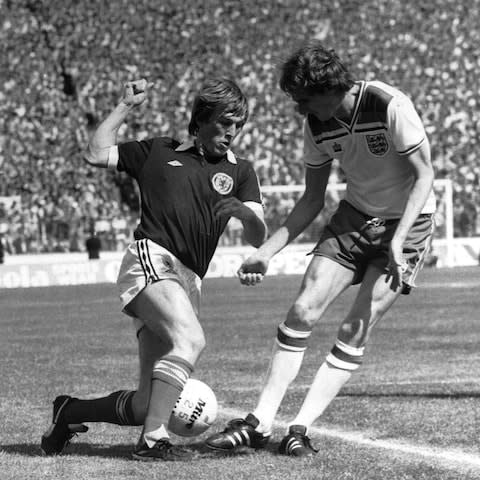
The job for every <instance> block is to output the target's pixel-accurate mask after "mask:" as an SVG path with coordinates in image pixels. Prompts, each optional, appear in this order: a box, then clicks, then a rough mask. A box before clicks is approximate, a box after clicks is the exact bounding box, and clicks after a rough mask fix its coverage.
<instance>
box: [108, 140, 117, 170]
mask: <svg viewBox="0 0 480 480" xmlns="http://www.w3.org/2000/svg"><path fill="white" fill-rule="evenodd" d="M117 164H118V145H112V146H111V147H110V148H109V149H108V159H107V168H108V169H110V170H116V168H117Z"/></svg>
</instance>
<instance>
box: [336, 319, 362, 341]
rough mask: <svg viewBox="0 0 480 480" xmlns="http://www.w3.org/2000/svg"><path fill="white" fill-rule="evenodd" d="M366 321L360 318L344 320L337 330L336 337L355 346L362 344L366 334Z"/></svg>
mask: <svg viewBox="0 0 480 480" xmlns="http://www.w3.org/2000/svg"><path fill="white" fill-rule="evenodd" d="M368 323H369V322H367V321H366V320H364V319H362V318H354V319H349V320H346V321H345V322H343V324H342V325H341V327H340V329H339V331H338V339H339V340H340V341H341V342H343V343H345V344H347V345H352V346H355V347H360V346H362V345H364V344H365V342H366V339H367V334H368Z"/></svg>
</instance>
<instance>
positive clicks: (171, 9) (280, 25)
mask: <svg viewBox="0 0 480 480" xmlns="http://www.w3.org/2000/svg"><path fill="white" fill-rule="evenodd" d="M0 7H1V10H2V15H1V17H0V25H1V28H0V41H1V44H2V47H3V48H2V55H0V175H1V178H2V181H1V182H0V196H12V195H20V197H21V205H17V206H11V207H10V208H9V209H8V212H5V214H4V218H5V219H6V223H7V224H8V232H6V233H5V242H6V244H7V245H8V246H7V250H8V248H10V249H12V251H13V252H14V253H23V252H27V251H28V252H45V251H51V250H53V249H60V250H64V249H66V250H69V251H72V250H78V249H83V248H84V242H85V238H86V237H87V236H88V231H89V230H88V229H89V225H90V224H91V223H92V222H96V221H105V222H107V223H109V225H110V227H109V228H108V229H107V230H106V231H105V232H103V233H102V234H101V237H102V240H104V242H105V245H104V249H116V248H117V247H119V244H120V243H121V242H123V238H124V236H128V235H130V232H131V231H132V229H133V228H134V223H135V221H136V220H135V219H136V217H137V215H138V201H137V197H136V190H135V186H134V185H132V183H131V182H130V181H129V180H128V179H126V177H124V176H122V175H119V174H113V173H110V172H107V171H105V172H98V171H96V172H95V174H94V173H93V171H89V167H88V166H86V165H85V164H84V162H82V159H81V156H82V150H83V148H84V147H85V145H86V144H87V140H88V136H89V134H90V132H91V130H92V128H94V126H95V125H96V122H97V119H98V118H103V117H104V115H105V114H106V113H107V111H108V108H109V105H111V104H112V103H113V102H114V101H115V100H116V98H117V97H118V94H119V92H118V89H117V86H118V85H119V84H121V83H122V82H124V81H127V80H129V79H131V78H133V77H139V76H144V77H147V78H148V79H149V80H152V81H154V82H155V87H154V89H153V92H152V97H151V100H150V102H151V105H150V107H151V108H145V109H143V110H142V111H139V112H136V114H135V115H134V116H133V117H132V119H131V120H129V122H128V124H126V125H124V126H123V127H122V129H121V130H120V138H119V140H120V141H121V140H122V139H124V138H134V137H136V138H138V139H141V138H143V137H144V136H145V135H146V132H147V131H150V132H157V134H158V135H169V136H174V137H182V136H185V135H186V132H185V131H184V125H186V124H187V123H188V122H187V119H188V115H189V111H188V105H189V104H190V100H191V98H190V94H191V92H190V86H191V85H196V84H197V83H199V82H201V81H202V79H203V78H204V77H206V76H211V75H213V74H216V75H225V76H231V77H233V78H235V80H237V81H238V82H239V84H240V85H241V86H242V88H243V89H244V91H245V93H246V94H247V95H248V96H249V98H250V99H251V112H252V114H251V119H250V122H249V123H248V124H247V125H246V126H245V128H244V130H243V132H242V137H241V138H240V139H239V143H238V147H237V153H238V154H239V155H240V156H243V157H245V158H247V159H249V160H251V161H252V162H254V165H255V168H256V170H257V172H258V175H259V178H260V182H261V184H262V185H281V184H298V183H302V182H303V167H302V161H301V155H302V135H301V120H302V119H301V118H300V117H295V116H292V114H291V111H292V109H293V105H292V102H290V101H289V99H288V98H286V97H285V95H284V94H283V93H282V92H281V91H280V89H279V88H278V87H277V84H276V82H277V77H278V76H277V72H276V71H275V70H276V66H277V64H278V63H279V61H280V60H282V59H283V57H284V56H285V54H286V53H288V52H290V51H291V48H292V45H295V44H298V43H299V42H301V41H303V40H304V39H306V38H313V37H315V38H320V39H324V40H325V42H326V43H327V44H328V45H332V46H334V47H335V48H336V49H337V50H338V52H339V54H340V55H341V56H342V57H343V58H347V59H348V58H359V59H360V61H359V62H358V63H357V64H355V65H352V70H353V71H354V72H355V73H356V74H357V76H358V77H362V78H367V79H368V78H374V77H375V78H378V79H380V80H385V81H386V82H387V83H391V84H392V85H395V86H396V87H398V88H400V89H403V90H406V91H408V92H409V94H410V93H411V94H412V97H413V100H414V103H415V105H416V106H418V108H419V110H420V113H421V114H422V117H423V120H424V123H425V125H426V128H427V132H428V134H429V137H430V139H431V145H432V154H433V155H432V156H433V159H434V164H435V168H436V172H437V177H438V178H450V179H452V180H453V182H454V185H455V188H454V196H455V208H456V217H457V221H456V223H455V234H456V235H462V236H463V235H475V234H478V233H479V232H478V231H477V228H476V223H477V222H478V220H477V217H478V215H477V209H478V206H479V205H480V186H479V183H480V181H479V179H480V163H479V162H478V161H477V158H476V157H477V154H476V150H477V143H478V138H479V128H480V127H479V126H480V104H479V103H480V100H479V95H478V87H477V85H476V82H477V80H476V79H478V78H479V77H480V60H479V56H478V44H479V41H480V29H479V28H478V25H479V24H480V9H479V7H478V2H477V0H465V1H463V2H457V1H455V0H438V1H436V2H430V3H429V2H417V1H415V0H405V1H404V2H400V3H395V2H391V1H389V0H365V1H363V2H356V1H355V2H354V1H352V0H332V1H331V2H310V1H307V0H264V1H262V2H256V1H255V0H245V1H243V2H237V1H234V0H205V1H204V2H196V1H194V0H182V1H181V2H179V1H177V0H162V1H161V2H158V1H155V0H137V1H136V2H130V1H127V0H118V1H116V2H103V1H101V0H88V1H86V2H77V1H74V0H49V1H48V2H44V1H40V0H18V1H15V2H13V1H12V0H0ZM105 18H108V19H109V21H108V22H105V21H104V19H105ZM212 25H214V27H215V28H212ZM172 57H173V58H175V59H176V61H175V62H172V61H171V58H172ZM158 111H161V112H164V113H162V116H161V118H160V117H159V114H158V113H157V112H158ZM334 173H335V174H336V175H337V179H338V181H341V180H342V176H341V172H334ZM274 202H276V203H278V205H277V204H275V205H273V204H272V205H270V206H269V207H268V208H270V210H271V212H270V213H271V214H272V215H271V216H270V215H269V212H268V211H267V221H270V222H272V224H274V223H277V224H278V223H279V222H280V221H281V220H283V218H282V217H281V215H283V214H284V213H285V211H286V209H287V208H288V203H289V200H286V199H282V198H278V199H277V200H274ZM102 206H103V207H102ZM102 208H103V210H102ZM277 214H278V215H280V217H277V216H276V215H277ZM119 218H124V219H125V220H126V221H127V226H126V228H122V229H121V230H122V231H121V232H120V231H119V230H118V229H116V228H114V227H113V226H112V225H113V223H114V222H115V221H116V220H118V219H119ZM323 222H324V219H321V220H319V222H317V226H316V227H315V228H317V227H318V228H321V224H322V223H323ZM235 235H236V234H235V232H234V230H232V237H231V238H226V239H225V242H226V243H227V244H228V243H230V244H236V243H237V239H236V238H235ZM312 235H313V233H312ZM308 237H309V235H307V237H304V238H302V239H303V240H306V239H308Z"/></svg>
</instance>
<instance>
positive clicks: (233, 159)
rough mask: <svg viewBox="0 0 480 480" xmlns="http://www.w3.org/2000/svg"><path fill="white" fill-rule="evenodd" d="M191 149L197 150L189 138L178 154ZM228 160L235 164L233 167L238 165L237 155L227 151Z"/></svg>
mask: <svg viewBox="0 0 480 480" xmlns="http://www.w3.org/2000/svg"><path fill="white" fill-rule="evenodd" d="M190 148H195V149H196V148H197V147H196V145H195V142H194V141H193V140H192V139H191V138H189V139H188V140H185V141H184V142H182V143H181V144H180V145H179V146H178V147H177V148H176V149H175V151H176V152H185V151H186V150H189V149H190ZM227 160H228V161H229V162H230V163H233V165H236V164H237V158H236V157H235V154H234V153H233V152H232V151H231V150H227Z"/></svg>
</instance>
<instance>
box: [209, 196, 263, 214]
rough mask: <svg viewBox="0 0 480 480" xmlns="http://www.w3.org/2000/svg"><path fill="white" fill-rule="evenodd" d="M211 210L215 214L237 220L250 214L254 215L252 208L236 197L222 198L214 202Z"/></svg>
mask: <svg viewBox="0 0 480 480" xmlns="http://www.w3.org/2000/svg"><path fill="white" fill-rule="evenodd" d="M213 211H214V213H215V215H217V216H228V217H235V218H238V219H239V220H247V219H248V218H249V217H251V216H252V215H255V214H254V213H253V210H251V209H250V208H248V207H247V206H246V205H244V204H243V202H241V201H240V200H239V199H238V198H236V197H228V198H222V199H221V200H219V201H218V202H217V203H216V204H215V206H214V210H213Z"/></svg>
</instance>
